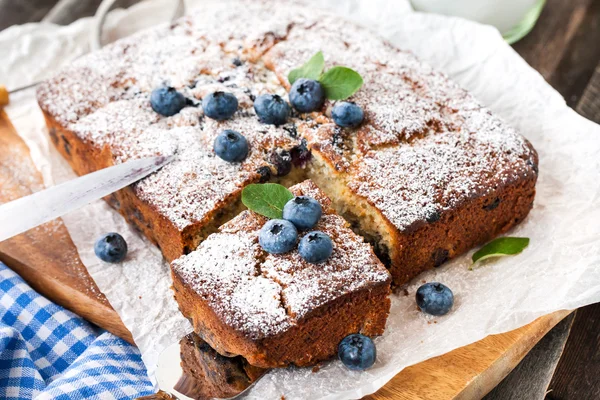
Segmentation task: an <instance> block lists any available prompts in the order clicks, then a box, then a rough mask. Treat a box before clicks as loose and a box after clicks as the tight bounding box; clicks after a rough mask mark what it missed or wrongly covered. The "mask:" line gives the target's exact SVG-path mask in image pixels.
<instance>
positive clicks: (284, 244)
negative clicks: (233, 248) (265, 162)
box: [258, 196, 333, 264]
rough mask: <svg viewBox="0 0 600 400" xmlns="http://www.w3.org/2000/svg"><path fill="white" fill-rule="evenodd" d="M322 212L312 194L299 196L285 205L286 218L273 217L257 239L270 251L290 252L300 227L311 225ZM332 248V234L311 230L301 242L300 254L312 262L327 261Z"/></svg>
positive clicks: (317, 220) (304, 228)
mask: <svg viewBox="0 0 600 400" xmlns="http://www.w3.org/2000/svg"><path fill="white" fill-rule="evenodd" d="M322 213H323V210H322V209H321V205H320V204H319V202H318V201H316V200H315V199H313V198H312V197H308V196H296V197H294V198H293V199H291V200H290V201H288V202H287V203H286V205H285V206H284V207H283V219H272V220H270V221H268V222H267V223H266V224H265V225H264V226H263V227H262V229H261V230H260V232H259V235H258V242H259V243H260V245H261V247H262V248H263V249H264V250H265V251H267V252H268V253H272V254H281V253H287V252H288V251H290V250H292V249H293V248H294V247H295V246H296V242H297V241H298V229H300V230H307V229H311V228H312V227H314V226H315V225H316V224H317V222H319V219H320V218H321V215H322ZM332 252H333V242H332V241H331V238H330V237H329V236H328V235H327V234H325V233H323V232H320V231H312V232H308V233H307V234H305V235H304V237H302V239H301V240H300V244H299V245H298V253H299V254H300V257H302V258H303V259H304V261H306V262H309V263H311V264H319V263H322V262H324V261H326V260H327V259H328V258H329V257H330V256H331V253H332Z"/></svg>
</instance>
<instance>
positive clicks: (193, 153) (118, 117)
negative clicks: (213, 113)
mask: <svg viewBox="0 0 600 400" xmlns="http://www.w3.org/2000/svg"><path fill="white" fill-rule="evenodd" d="M274 4H275V3H274V2H270V1H240V2H224V4H217V3H211V4H210V6H208V5H207V7H204V8H202V10H200V11H199V12H198V13H196V14H194V15H192V16H189V17H185V18H183V19H182V20H180V21H179V22H177V23H176V24H174V25H172V26H162V27H159V28H155V29H153V30H149V31H145V32H142V33H139V34H136V35H134V36H132V37H129V38H126V39H123V40H121V41H118V42H117V43H115V44H113V45H110V46H107V47H106V48H105V49H103V50H102V51H100V52H97V53H93V54H90V55H88V56H85V57H82V58H81V59H79V60H77V61H75V63H74V64H73V65H72V66H70V67H68V68H66V69H65V70H64V71H63V72H62V73H60V74H59V75H58V76H57V77H55V78H53V79H51V80H50V81H48V82H46V83H44V84H43V85H41V86H40V88H39V91H38V97H39V102H40V105H41V107H42V108H43V109H44V110H45V111H46V112H47V113H49V114H50V115H51V116H52V117H53V118H54V119H56V120H57V121H58V122H60V123H61V124H63V125H64V126H65V127H66V128H67V129H70V130H73V131H74V132H75V133H76V134H77V135H79V137H81V138H82V139H83V140H86V141H88V142H90V143H93V144H95V145H96V146H100V147H102V146H104V147H108V148H109V149H110V152H111V153H112V154H113V157H114V159H115V162H117V163H118V162H123V161H125V160H128V159H131V158H137V157H142V156H146V155H154V154H165V153H166V154H172V153H176V154H177V159H176V161H175V162H173V163H172V164H170V165H168V166H167V167H165V168H163V169H162V170H160V171H159V172H157V173H155V174H153V175H152V176H150V177H148V178H146V179H145V180H143V181H141V182H140V183H139V184H137V185H136V187H135V190H136V193H137V194H138V196H139V197H141V198H142V199H144V200H145V201H146V202H148V203H149V204H150V205H152V206H153V207H155V208H156V209H157V210H158V211H159V212H160V213H161V214H162V215H164V216H165V217H166V218H168V219H169V220H171V221H172V222H173V223H174V224H175V225H176V226H177V227H178V228H180V229H183V228H185V227H186V226H188V225H190V224H192V223H194V222H198V221H204V220H206V219H208V218H210V213H211V212H212V211H215V210H217V209H218V208H219V207H220V206H221V205H222V204H223V203H224V202H226V201H228V200H229V199H231V198H232V197H233V196H235V195H237V194H239V191H240V190H241V189H242V188H243V187H244V186H245V185H247V184H248V183H251V182H255V181H257V180H259V179H260V177H261V175H260V173H259V170H260V169H261V168H263V167H269V168H271V169H273V168H274V166H273V164H272V162H271V160H272V154H273V153H280V152H282V151H290V150H291V149H293V148H294V147H295V146H297V145H298V144H299V139H298V138H297V137H296V131H297V132H298V133H299V134H300V135H301V137H304V138H306V139H307V140H308V144H309V146H310V147H311V148H312V149H315V150H318V151H319V152H321V153H322V154H323V155H324V156H325V157H326V158H327V160H328V161H329V162H330V163H331V164H333V165H334V167H335V168H336V169H337V170H338V171H340V172H347V173H348V174H349V175H348V176H346V177H345V178H344V179H345V180H346V183H347V185H348V186H349V187H350V188H351V189H352V190H353V191H354V192H355V193H357V194H359V195H361V196H364V197H365V198H366V199H367V200H368V201H369V202H371V203H372V204H375V205H376V206H377V207H378V209H379V210H380V211H381V212H382V213H383V215H384V216H385V217H386V218H387V219H388V220H389V221H390V222H391V223H392V224H394V225H395V226H396V227H397V228H399V229H401V230H403V229H408V228H409V227H410V226H412V225H413V224H415V223H417V222H419V221H422V220H424V219H426V218H427V216H429V215H431V214H432V213H434V212H436V211H442V210H444V209H449V208H452V207H456V206H457V205H459V204H462V203H463V202H464V201H466V200H467V199H469V198H471V197H473V196H476V195H479V194H484V192H485V191H486V190H488V189H489V188H491V187H494V186H497V185H503V184H507V183H509V182H512V181H514V180H516V179H519V178H520V177H522V176H530V175H531V174H535V173H536V172H535V170H536V168H537V166H536V164H537V157H536V154H535V151H534V150H533V148H532V147H531V146H530V145H529V143H528V142H527V141H526V140H525V139H524V138H522V137H521V136H519V135H518V134H517V133H516V132H515V131H514V130H513V129H512V128H510V127H509V126H507V125H506V124H505V123H504V122H502V121H501V120H500V119H498V118H497V117H495V116H493V115H491V114H490V113H489V111H487V110H486V109H485V108H484V107H482V105H481V104H479V102H477V101H476V100H475V99H474V98H473V97H472V96H471V95H470V94H468V93H467V92H465V91H464V90H462V89H461V88H460V87H458V86H457V85H456V84H454V83H453V82H451V81H449V80H448V79H447V77H446V76H445V75H444V74H442V73H439V72H437V71H435V70H433V69H432V68H431V67H429V66H428V65H426V64H423V63H421V62H420V61H418V60H417V59H416V58H415V57H414V56H413V55H412V54H410V53H408V52H403V51H400V50H397V49H395V48H393V47H392V46H390V45H389V44H387V43H386V42H385V41H383V40H382V39H381V38H379V37H378V36H376V35H374V34H373V33H371V32H370V31H368V30H366V29H363V28H361V27H359V26H357V25H355V24H353V23H350V22H347V21H345V20H343V19H340V18H339V17H337V16H334V15H331V14H328V13H325V12H322V11H318V10H315V9H310V10H307V9H305V8H303V7H299V6H296V5H289V4H288V5H286V7H275V6H274ZM319 50H320V51H322V52H323V54H324V56H325V61H326V65H327V67H330V66H332V65H336V64H342V65H346V66H349V67H352V68H354V69H356V70H357V71H358V72H360V74H361V75H362V77H363V79H364V85H363V87H362V88H361V89H360V90H359V91H358V92H357V93H356V94H355V95H354V96H353V97H351V98H350V99H349V100H350V101H355V102H356V103H358V104H359V105H360V106H361V107H362V108H363V109H364V111H365V121H364V123H363V124H362V125H361V127H360V128H359V129H356V130H352V129H341V128H339V127H337V126H335V124H333V122H332V121H331V120H330V118H329V115H330V108H331V106H332V103H331V102H329V101H328V102H326V105H325V107H324V112H323V113H313V114H311V115H304V116H300V118H299V117H298V116H295V117H293V118H291V119H290V121H289V123H288V124H287V126H283V127H279V128H274V127H272V126H268V125H264V124H261V123H259V122H258V120H257V118H256V115H255V113H254V110H253V108H252V101H253V98H254V97H255V96H257V95H259V94H262V93H267V92H268V93H277V94H280V95H284V96H285V95H286V88H285V87H284V85H287V74H288V72H289V71H290V70H291V69H292V68H296V67H298V66H300V65H301V64H303V63H304V62H306V61H307V60H308V59H309V58H310V57H311V56H312V55H313V54H314V53H316V52H317V51H319ZM234 60H240V61H241V65H239V64H240V63H239V62H237V61H235V63H234ZM160 85H170V86H173V87H175V88H177V89H178V90H179V91H181V92H182V93H183V94H184V95H185V96H186V97H187V98H188V99H190V101H191V103H192V104H191V105H190V106H189V107H186V108H184V109H183V110H182V111H181V112H180V113H179V114H177V115H175V116H173V117H162V116H159V115H158V114H156V113H154V112H153V111H152V110H151V108H150V104H149V100H148V99H149V95H150V92H151V91H152V90H153V89H154V88H156V87H158V86H160ZM216 90H222V91H228V92H232V93H234V94H235V95H236V97H237V98H238V101H239V103H240V109H239V111H238V112H237V113H236V114H235V116H234V118H233V119H232V120H231V121H225V122H216V121H214V120H211V119H209V118H205V117H203V112H202V107H201V105H200V101H199V100H200V99H201V98H202V97H204V96H205V95H206V94H208V93H211V92H213V91H216ZM225 128H232V129H237V130H239V131H240V132H241V133H242V134H244V135H246V137H247V138H248V139H249V141H250V156H249V157H248V159H247V160H245V161H244V162H242V163H240V164H231V163H227V162H225V161H223V160H220V159H218V158H216V157H215V156H214V153H213V151H212V140H213V139H214V137H215V135H217V134H218V133H219V132H220V131H221V130H223V129H225ZM296 128H297V129H296Z"/></svg>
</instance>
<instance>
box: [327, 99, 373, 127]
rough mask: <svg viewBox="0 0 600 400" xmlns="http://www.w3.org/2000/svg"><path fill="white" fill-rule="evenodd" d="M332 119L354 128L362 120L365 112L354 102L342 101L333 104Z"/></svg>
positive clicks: (339, 123) (341, 124)
mask: <svg viewBox="0 0 600 400" xmlns="http://www.w3.org/2000/svg"><path fill="white" fill-rule="evenodd" d="M331 117H332V118H333V121H334V122H335V123H336V124H338V125H339V126H342V127H344V128H355V127H357V126H358V125H360V123H361V122H362V120H363V118H364V117H365V113H364V112H363V110H362V108H360V107H359V106H357V105H356V104H354V103H350V102H348V101H342V102H341V103H337V104H336V105H335V106H333V110H331Z"/></svg>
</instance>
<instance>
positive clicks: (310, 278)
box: [171, 181, 391, 368]
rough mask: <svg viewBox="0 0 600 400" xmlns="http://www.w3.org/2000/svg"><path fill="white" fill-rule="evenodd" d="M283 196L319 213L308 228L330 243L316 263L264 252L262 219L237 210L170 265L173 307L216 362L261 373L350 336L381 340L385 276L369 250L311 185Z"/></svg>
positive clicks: (300, 362) (321, 354)
mask: <svg viewBox="0 0 600 400" xmlns="http://www.w3.org/2000/svg"><path fill="white" fill-rule="evenodd" d="M290 190H291V191H292V193H293V194H294V195H296V196H301V195H305V196H310V197H313V198H315V199H316V200H318V201H319V203H320V204H321V206H322V208H323V216H322V217H321V219H320V221H319V222H318V223H317V225H316V227H315V228H314V229H315V230H320V231H322V232H324V233H326V234H327V235H329V237H330V238H331V239H332V241H333V244H334V246H333V247H334V250H333V253H332V255H331V257H330V258H329V259H328V260H327V261H325V262H324V263H321V264H310V263H307V262H306V261H304V260H303V259H302V258H301V257H300V255H299V254H298V251H297V249H294V250H292V251H290V252H288V253H285V254H269V253H267V252H265V251H264V250H263V249H262V248H261V247H260V245H259V242H258V233H259V230H260V228H261V227H262V226H263V225H264V224H265V222H267V218H265V217H262V216H260V215H258V214H256V213H254V212H251V211H244V212H243V213H241V214H240V215H239V216H237V217H236V218H234V219H233V220H231V221H229V222H228V223H226V224H225V225H223V226H222V227H221V228H220V229H219V232H217V233H214V234H212V235H210V236H209V237H208V238H207V239H206V240H205V241H203V242H202V243H201V244H200V246H199V247H198V249H197V250H195V251H193V252H192V253H190V254H188V255H186V256H183V257H181V258H179V259H177V260H175V261H174V262H173V263H172V265H171V269H172V274H173V282H174V283H173V288H174V290H175V299H176V300H177V302H178V303H179V308H180V310H181V312H182V313H183V314H184V315H185V316H186V317H188V318H190V319H191V321H192V323H193V325H194V330H195V332H196V333H198V335H200V337H201V338H202V339H204V340H205V341H206V342H207V343H208V344H209V345H210V346H211V347H212V348H214V349H215V350H216V351H217V352H219V353H220V354H223V355H241V356H242V357H244V358H245V359H247V360H248V362H249V363H250V364H252V365H255V366H259V367H263V368H269V367H283V366H287V365H290V364H294V365H297V366H306V365H311V364H315V363H317V362H319V361H323V360H326V359H328V358H330V357H332V356H333V355H335V354H336V352H337V346H338V343H339V342H340V341H341V340H342V339H343V338H344V337H345V336H347V335H348V334H351V333H357V332H361V333H363V334H365V335H370V336H373V335H380V334H382V333H383V330H384V327H385V322H386V319H387V315H388V312H389V308H390V300H389V297H388V295H389V291H390V281H391V278H390V275H389V273H388V272H387V270H386V269H385V267H384V266H383V265H382V264H381V262H380V261H379V260H378V259H377V257H376V256H375V254H374V253H373V251H372V249H371V246H370V245H369V244H367V243H365V242H364V241H363V239H362V238H361V237H360V236H357V235H356V234H355V233H354V232H353V231H352V230H351V229H350V228H349V226H348V223H347V222H346V221H345V220H344V219H343V218H341V217H340V216H338V215H336V214H335V213H334V211H333V210H332V209H331V207H330V200H329V199H328V198H327V197H326V196H325V195H324V194H323V193H322V192H321V191H320V190H319V189H318V188H317V187H316V186H315V185H314V184H313V183H312V182H310V181H305V182H303V183H301V184H298V185H295V186H293V187H292V188H290ZM304 233H305V232H300V236H302V235H304Z"/></svg>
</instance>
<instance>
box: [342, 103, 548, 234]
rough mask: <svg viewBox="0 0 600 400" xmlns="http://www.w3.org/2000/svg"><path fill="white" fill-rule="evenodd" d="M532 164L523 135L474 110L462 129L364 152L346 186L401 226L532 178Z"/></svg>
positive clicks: (532, 159) (533, 160) (405, 227)
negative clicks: (514, 132)
mask: <svg viewBox="0 0 600 400" xmlns="http://www.w3.org/2000/svg"><path fill="white" fill-rule="evenodd" d="M535 163H536V156H535V152H534V151H533V150H532V148H531V145H529V143H527V142H526V140H525V139H523V138H522V137H521V136H519V135H516V134H513V133H512V132H510V131H508V130H506V128H505V127H504V126H503V123H502V122H501V121H499V120H498V119H495V118H494V117H492V116H491V115H489V113H488V112H487V111H486V110H477V111H473V112H469V113H467V114H466V120H465V122H464V125H463V126H462V129H461V130H460V131H456V132H443V133H428V134H427V135H425V137H423V138H422V139H420V140H416V141H414V142H413V143H411V144H402V145H399V146H393V147H386V148H383V149H380V150H377V151H371V152H369V153H367V154H366V155H365V156H364V157H363V158H361V159H360V160H359V161H357V162H356V164H355V165H354V166H353V170H352V173H351V174H352V178H351V179H350V180H349V182H348V186H349V188H350V189H352V190H353V191H355V192H356V193H358V194H359V195H361V196H364V197H366V198H367V199H369V200H370V201H371V202H372V203H373V204H375V206H376V207H377V208H378V209H379V210H381V212H382V213H383V214H384V215H385V216H386V218H387V219H388V220H389V221H391V222H392V223H393V224H394V225H395V226H396V227H397V228H398V229H400V230H404V229H408V228H409V227H410V226H411V225H412V224H414V223H415V222H417V221H422V220H425V219H427V218H428V217H429V216H431V215H432V214H433V213H436V212H437V213H440V212H443V211H445V210H450V209H453V208H456V207H459V206H460V205H462V204H463V203H464V202H466V201H468V200H469V199H472V198H475V197H479V196H485V195H488V194H490V193H492V192H494V191H495V190H497V189H498V188H500V187H503V186H505V185H509V184H512V183H516V182H518V181H519V180H522V179H526V178H530V177H531V175H532V174H535V172H534V168H535ZM383 171H385V173H383Z"/></svg>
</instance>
